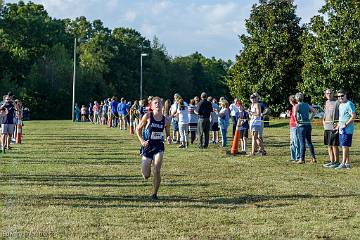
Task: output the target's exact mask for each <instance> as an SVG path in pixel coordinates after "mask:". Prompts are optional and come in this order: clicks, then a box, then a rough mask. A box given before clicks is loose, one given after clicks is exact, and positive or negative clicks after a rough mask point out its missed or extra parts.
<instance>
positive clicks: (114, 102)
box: [110, 96, 119, 128]
mask: <svg viewBox="0 0 360 240" xmlns="http://www.w3.org/2000/svg"><path fill="white" fill-rule="evenodd" d="M118 104H119V103H118V101H117V97H115V96H113V97H112V98H111V102H110V111H111V118H112V127H113V128H116V127H117V124H118V119H119V114H118V109H117V107H118Z"/></svg>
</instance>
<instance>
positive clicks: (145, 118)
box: [136, 113, 149, 146]
mask: <svg viewBox="0 0 360 240" xmlns="http://www.w3.org/2000/svg"><path fill="white" fill-rule="evenodd" d="M148 120H149V113H146V114H145V115H144V116H143V117H142V119H141V121H140V123H139V125H138V126H137V128H136V135H137V137H138V139H139V142H140V144H141V145H142V146H144V144H145V143H146V142H148V141H145V140H144V139H143V137H142V130H143V128H144V127H145V126H146V124H147V123H148Z"/></svg>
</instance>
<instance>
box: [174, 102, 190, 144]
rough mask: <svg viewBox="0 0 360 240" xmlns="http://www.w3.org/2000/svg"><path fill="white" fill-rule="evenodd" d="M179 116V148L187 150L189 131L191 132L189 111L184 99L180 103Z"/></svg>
mask: <svg viewBox="0 0 360 240" xmlns="http://www.w3.org/2000/svg"><path fill="white" fill-rule="evenodd" d="M177 116H178V117H179V133H180V146H179V148H187V147H188V145H189V141H188V131H189V110H188V107H187V106H186V105H185V102H184V100H183V99H180V101H179V107H178V109H177Z"/></svg>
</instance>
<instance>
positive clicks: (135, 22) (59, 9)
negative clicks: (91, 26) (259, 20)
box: [6, 0, 323, 59]
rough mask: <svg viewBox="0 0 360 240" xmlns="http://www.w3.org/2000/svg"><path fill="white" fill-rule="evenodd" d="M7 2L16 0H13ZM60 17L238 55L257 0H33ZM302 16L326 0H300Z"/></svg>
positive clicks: (182, 50)
mask: <svg viewBox="0 0 360 240" xmlns="http://www.w3.org/2000/svg"><path fill="white" fill-rule="evenodd" d="M6 2H16V0H7V1H6ZM33 2H35V3H40V4H43V5H44V6H45V8H46V10H47V11H48V12H49V14H50V15H51V16H53V17H56V18H75V17H78V16H85V17H86V18H87V19H89V20H91V21H92V20H95V19H101V20H102V21H103V22H104V25H105V26H106V27H109V28H115V27H131V28H134V29H136V30H138V31H140V32H141V33H142V34H143V35H144V36H146V37H147V38H149V39H152V38H153V36H154V35H156V36H157V37H158V38H159V39H160V41H161V42H163V43H164V44H165V46H166V47H167V49H168V52H169V53H170V54H171V55H173V56H178V55H187V54H191V53H193V52H195V51H199V52H201V53H203V54H204V55H205V56H207V57H212V56H215V57H218V58H223V59H234V58H235V55H236V54H237V53H238V52H239V50H240V49H241V47H242V46H241V43H240V41H239V39H238V35H239V34H243V33H245V32H246V30H245V19H247V18H249V16H250V11H251V7H252V5H253V4H255V3H257V2H258V1H257V0H76V1H74V0H33ZM295 4H297V5H298V10H297V14H298V15H299V16H300V17H302V22H303V23H304V22H308V21H309V19H310V18H311V17H312V16H313V15H315V14H317V11H318V10H319V9H320V7H321V6H322V5H323V0H295Z"/></svg>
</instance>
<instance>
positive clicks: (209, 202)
mask: <svg viewBox="0 0 360 240" xmlns="http://www.w3.org/2000/svg"><path fill="white" fill-rule="evenodd" d="M0 196H1V198H11V197H12V198H17V200H18V201H17V202H18V204H22V205H25V206H49V205H52V206H54V205H55V206H68V207H74V208H211V209H218V208H238V207H245V205H249V204H250V205H253V207H256V208H277V207H286V206H291V205H293V204H292V202H295V201H299V200H304V199H319V198H324V199H327V198H328V199H337V198H347V197H360V194H344V195H341V194H339V195H329V196H325V195H311V194H294V195H243V196H238V197H229V198H227V197H216V196H209V198H207V199H201V198H192V197H185V196H177V195H173V196H160V199H159V200H158V201H156V202H153V201H151V200H150V197H149V196H144V195H136V196H129V195H124V196H116V195H106V196H94V195H82V194H73V195H51V194H50V195H25V196H14V195H5V194H1V195H0ZM269 201H272V202H269Z"/></svg>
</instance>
